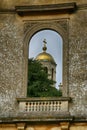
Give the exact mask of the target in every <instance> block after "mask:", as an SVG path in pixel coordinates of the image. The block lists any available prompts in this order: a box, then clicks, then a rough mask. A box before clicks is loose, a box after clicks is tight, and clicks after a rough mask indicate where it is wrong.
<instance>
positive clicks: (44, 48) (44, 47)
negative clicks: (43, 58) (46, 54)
mask: <svg viewBox="0 0 87 130" xmlns="http://www.w3.org/2000/svg"><path fill="white" fill-rule="evenodd" d="M43 43H44V46H43V51H46V50H47V47H46V44H47V42H46V39H44V40H43Z"/></svg>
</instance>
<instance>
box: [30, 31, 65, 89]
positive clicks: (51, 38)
mask: <svg viewBox="0 0 87 130" xmlns="http://www.w3.org/2000/svg"><path fill="white" fill-rule="evenodd" d="M44 39H46V47H47V50H46V52H47V53H48V54H50V55H51V56H52V57H53V59H54V61H55V62H56V70H55V72H56V74H55V78H56V88H58V87H59V84H60V83H62V81H63V75H62V73H63V68H62V67H63V65H62V64H63V63H62V61H63V40H62V37H61V36H60V35H59V34H58V33H57V32H56V31H53V30H49V29H45V30H41V31H39V32H37V33H35V34H34V35H33V36H32V38H31V40H30V43H29V58H34V59H35V58H36V56H37V55H38V54H40V53H42V52H43V44H44V43H43V41H44ZM45 64H47V62H46V61H45ZM48 66H49V68H50V65H48ZM46 71H47V70H46ZM53 73H54V69H52V70H51V72H50V75H51V76H52V79H54V74H53Z"/></svg>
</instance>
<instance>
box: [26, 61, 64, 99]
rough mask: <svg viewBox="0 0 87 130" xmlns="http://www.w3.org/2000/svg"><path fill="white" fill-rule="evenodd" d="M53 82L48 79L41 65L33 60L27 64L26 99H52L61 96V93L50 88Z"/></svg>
mask: <svg viewBox="0 0 87 130" xmlns="http://www.w3.org/2000/svg"><path fill="white" fill-rule="evenodd" d="M54 83H55V82H54V81H53V80H50V79H48V74H47V73H46V72H45V71H44V68H43V67H42V64H41V63H40V62H39V61H37V60H33V59H29V62H28V88H27V96H28V97H54V96H61V95H62V93H61V92H60V91H59V90H57V89H56V88H54V87H52V85H53V84H54Z"/></svg>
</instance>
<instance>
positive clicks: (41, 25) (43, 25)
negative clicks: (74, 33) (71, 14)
mask: <svg viewBox="0 0 87 130" xmlns="http://www.w3.org/2000/svg"><path fill="white" fill-rule="evenodd" d="M65 23H66V28H67V26H68V25H67V22H66V21H65ZM45 29H49V30H54V31H56V32H57V33H59V34H60V35H61V37H62V39H63V96H68V71H69V70H68V31H67V29H65V27H64V26H63V27H62V26H61V25H60V24H59V22H56V21H44V22H43V21H40V22H39V21H36V22H32V21H31V22H27V21H25V22H24V32H25V36H24V68H25V71H24V86H25V85H26V86H27V78H28V77H27V75H28V74H27V72H28V71H27V70H28V46H29V42H30V40H31V38H32V36H33V35H34V34H35V33H36V32H38V31H40V30H45ZM25 93H27V87H26V88H25Z"/></svg>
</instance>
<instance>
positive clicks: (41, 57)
mask: <svg viewBox="0 0 87 130" xmlns="http://www.w3.org/2000/svg"><path fill="white" fill-rule="evenodd" d="M35 59H36V60H39V61H48V62H51V63H54V64H56V63H55V61H54V58H53V57H52V56H51V55H50V54H49V53H46V52H42V53H40V54H39V55H37V57H36V58H35Z"/></svg>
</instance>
